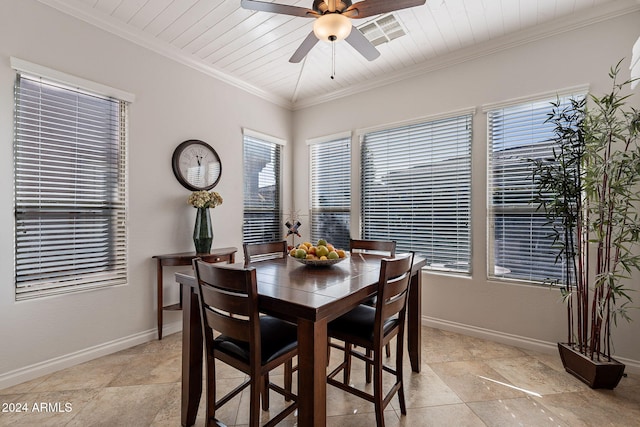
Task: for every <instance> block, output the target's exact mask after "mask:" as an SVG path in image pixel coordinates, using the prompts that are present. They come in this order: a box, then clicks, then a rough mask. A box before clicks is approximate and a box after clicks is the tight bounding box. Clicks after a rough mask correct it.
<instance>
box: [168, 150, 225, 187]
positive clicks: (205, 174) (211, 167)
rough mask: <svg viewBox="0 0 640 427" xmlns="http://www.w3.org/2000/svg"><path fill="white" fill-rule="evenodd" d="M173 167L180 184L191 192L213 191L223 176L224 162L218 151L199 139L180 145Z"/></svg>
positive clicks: (174, 154)
mask: <svg viewBox="0 0 640 427" xmlns="http://www.w3.org/2000/svg"><path fill="white" fill-rule="evenodd" d="M171 166H172V167H173V173H174V175H175V176H176V179H177V180H178V182H179V183H180V184H182V186H183V187H185V188H187V189H189V190H191V191H199V190H211V189H212V188H213V187H215V186H216V184H217V183H218V181H220V175H221V174H222V162H221V161H220V157H218V153H216V150H214V149H213V148H212V147H211V146H210V145H209V144H207V143H206V142H204V141H200V140H198V139H190V140H188V141H184V142H183V143H181V144H180V145H178V146H177V147H176V149H175V151H174V152H173V158H172V160H171Z"/></svg>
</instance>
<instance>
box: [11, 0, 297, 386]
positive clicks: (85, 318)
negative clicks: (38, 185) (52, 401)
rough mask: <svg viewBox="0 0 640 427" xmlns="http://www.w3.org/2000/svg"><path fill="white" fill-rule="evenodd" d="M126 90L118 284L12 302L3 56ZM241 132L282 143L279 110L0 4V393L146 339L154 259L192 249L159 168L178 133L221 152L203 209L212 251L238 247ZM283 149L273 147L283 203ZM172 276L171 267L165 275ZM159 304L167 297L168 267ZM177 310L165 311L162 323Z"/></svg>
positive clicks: (33, 9) (91, 33) (167, 175)
mask: <svg viewBox="0 0 640 427" xmlns="http://www.w3.org/2000/svg"><path fill="white" fill-rule="evenodd" d="M11 56H15V57H18V58H20V59H23V60H27V61H30V62H33V63H37V64H40V65H43V66H46V67H49V68H53V69H56V70H59V71H63V72H66V73H68V74H73V75H76V76H79V77H82V78H85V79H89V80H92V81H95V82H98V83H102V84H105V85H108V86H111V87H115V88H118V89H122V90H125V91H128V92H131V93H133V94H135V96H136V100H135V102H134V103H133V104H132V105H131V108H130V115H129V119H130V122H129V123H130V125H129V131H130V133H129V137H130V138H129V146H128V151H129V173H128V181H129V211H128V212H129V217H128V230H129V244H128V250H129V280H128V284H127V285H126V286H119V287H113V288H109V289H101V290H95V291H89V292H84V293H78V294H73V295H65V296H57V297H50V298H43V299H39V300H31V301H23V302H15V296H14V287H13V283H14V278H13V259H14V255H13V224H14V217H13V184H12V183H13V165H12V147H13V85H14V78H15V73H14V71H13V70H12V69H11V68H10V67H9V57H11ZM242 127H247V128H250V129H253V130H256V131H259V132H262V133H266V134H270V135H273V136H277V137H280V138H283V139H286V140H289V141H290V140H291V112H290V111H288V110H286V109H283V108H280V107H278V106H275V105H273V104H271V103H269V102H266V101H264V100H262V99H260V98H257V97H255V96H252V95H249V94H247V93H246V92H244V91H242V90H239V89H237V88H235V87H232V86H230V85H227V84H225V83H222V82H220V81H218V80H216V79H213V78H211V77H209V76H206V75H204V74H202V73H201V72H198V71H195V70H193V69H190V68H187V67H185V66H182V65H179V64H178V63H176V62H173V61H171V60H169V59H167V58H165V57H163V56H160V55H157V54H155V53H152V52H150V51H148V50H145V49H143V48H141V47H139V46H137V45H134V44H132V43H129V42H126V41H124V40H122V39H120V38H118V37H116V36H114V35H112V34H109V33H106V32H104V31H101V30H99V29H97V28H95V27H92V26H90V25H88V24H85V23H83V22H81V21H79V20H77V19H74V18H71V17H69V16H67V15H64V14H62V13H59V12H57V11H55V10H53V9H50V8H49V7H47V6H44V5H42V4H40V3H38V2H36V1H34V0H20V1H8V0H0V282H1V283H2V286H0V388H3V387H5V386H8V385H11V384H13V383H15V382H19V381H24V380H26V379H29V378H30V377H34V376H37V375H38V374H42V373H44V372H47V371H51V370H52V369H56V368H60V367H63V366H64V365H65V364H69V363H73V362H78V361H81V360H86V359H87V358H89V357H95V356H97V355H100V354H103V353H106V352H111V351H115V350H117V349H119V348H123V347H126V346H129V345H132V344H135V343H138V342H142V341H145V340H149V339H153V338H154V337H155V334H156V310H155V294H156V292H155V263H154V261H153V260H152V259H151V257H152V256H153V255H155V254H163V253H174V252H184V251H191V250H193V242H192V240H191V235H192V233H193V221H194V218H195V210H194V209H193V208H192V207H189V206H188V205H187V204H186V198H187V196H188V195H189V191H188V190H186V189H184V188H183V187H181V186H180V185H179V184H178V182H177V181H176V180H175V178H174V176H173V173H172V171H171V154H172V153H173V150H174V148H175V147H176V146H177V145H178V144H179V143H180V142H182V141H184V140H186V139H191V138H196V139H202V140H204V141H207V142H209V143H210V144H211V145H212V146H213V147H214V148H215V149H216V150H217V152H218V154H219V155H220V158H221V159H222V164H223V170H222V178H221V180H220V183H219V184H218V186H217V187H216V190H217V191H218V192H220V194H221V195H222V197H223V198H224V203H223V204H222V205H221V206H219V207H217V208H215V209H214V210H212V217H213V226H214V234H215V240H214V246H217V247H222V246H236V247H238V248H240V253H241V252H242V250H241V244H242V223H241V220H242V215H240V213H241V212H242V190H241V189H242V182H241V177H242V174H241V173H239V171H241V170H242V133H241V129H242ZM290 152H291V144H289V145H288V146H287V148H286V149H285V153H284V165H285V167H284V170H285V176H284V179H283V182H284V190H283V193H284V206H285V207H286V209H289V208H290V206H291V205H290V193H291V191H290V189H291V179H290V172H289V171H290V170H291V168H290V162H291V154H290ZM173 271H175V270H173ZM173 271H169V272H168V273H167V274H165V277H166V280H165V289H166V290H167V293H168V294H169V296H168V299H171V298H173V299H174V301H173V302H175V299H177V285H170V284H167V281H169V282H172V280H171V279H172V272H173ZM179 316H180V314H179V312H171V313H167V312H165V317H166V322H167V323H168V324H169V325H173V330H177V329H179V328H180V327H181V321H180V317H179Z"/></svg>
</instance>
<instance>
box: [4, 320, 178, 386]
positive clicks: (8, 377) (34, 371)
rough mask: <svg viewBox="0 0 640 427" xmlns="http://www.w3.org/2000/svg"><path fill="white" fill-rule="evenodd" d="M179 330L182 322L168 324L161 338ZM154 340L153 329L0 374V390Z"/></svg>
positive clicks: (155, 335)
mask: <svg viewBox="0 0 640 427" xmlns="http://www.w3.org/2000/svg"><path fill="white" fill-rule="evenodd" d="M181 330H182V321H179V322H173V323H168V324H165V325H164V327H163V328H162V334H163V336H166V335H170V334H173V333H175V332H180V331H181ZM155 339H158V330H157V329H155V328H154V329H149V330H147V331H143V332H139V333H136V334H133V335H129V336H126V337H122V338H118V339H116V340H113V341H109V342H106V343H102V344H98V345H96V346H93V347H89V348H86V349H83V350H79V351H76V352H73V353H69V354H65V355H63V356H59V357H55V358H53V359H49V360H45V361H42V362H39V363H34V364H33V365H29V366H25V367H23V368H18V369H15V370H13V371H9V372H6V373H4V374H0V390H2V389H4V388H7V387H11V386H14V385H16V384H20V383H23V382H25V381H30V380H32V379H35V378H38V377H41V376H43V375H47V374H51V373H53V372H56V371H59V370H61V369H65V368H69V367H71V366H75V365H78V364H80V363H84V362H88V361H89V360H93V359H96V358H98V357H102V356H106V355H108V354H112V353H115V352H118V351H121V350H125V349H127V348H130V347H133V346H136V345H138V344H143V343H145V342H149V341H153V340H155Z"/></svg>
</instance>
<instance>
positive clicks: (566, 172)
mask: <svg viewBox="0 0 640 427" xmlns="http://www.w3.org/2000/svg"><path fill="white" fill-rule="evenodd" d="M619 71H620V62H619V63H618V64H617V65H616V66H615V67H613V68H612V69H611V70H610V73H609V76H610V78H611V80H612V89H611V91H610V92H609V93H607V94H605V95H603V96H601V97H598V96H595V95H590V96H589V97H588V100H585V99H572V100H571V102H570V105H569V106H563V105H562V104H561V102H560V101H558V102H554V103H552V107H553V109H552V113H551V114H550V115H549V117H548V119H547V121H548V122H550V123H552V124H553V125H554V138H553V142H555V144H554V145H555V149H554V151H553V156H552V158H548V159H537V160H532V162H533V176H534V182H535V184H536V185H535V189H536V194H535V197H534V200H533V201H534V203H536V204H537V206H538V210H542V211H543V212H544V213H545V216H546V219H547V222H548V223H549V224H550V225H551V226H552V234H551V236H550V237H551V238H552V239H553V247H554V248H555V249H556V250H557V256H556V263H558V262H561V263H562V266H563V274H562V279H561V282H562V283H558V284H559V285H560V288H561V291H562V297H563V300H564V301H565V302H566V306H567V326H568V329H567V343H568V344H569V345H571V346H572V347H573V348H574V349H575V350H577V351H579V352H580V353H582V354H584V355H586V356H588V357H590V358H591V359H592V360H601V358H604V359H605V360H608V361H610V360H611V353H612V343H611V332H612V327H613V326H615V325H616V324H617V321H618V319H624V320H627V321H629V320H630V317H629V309H630V308H631V303H632V296H631V293H630V292H631V289H629V288H628V284H629V283H630V279H631V277H632V275H633V273H634V272H636V271H639V270H640V251H639V250H638V243H639V242H640V217H639V215H638V207H639V206H640V203H639V202H640V112H639V111H638V110H637V109H635V108H633V107H630V106H628V105H627V101H628V98H629V97H630V96H631V95H623V91H624V89H625V88H626V86H628V85H630V83H631V81H630V80H628V81H624V82H622V83H618V82H617V78H618V74H619ZM558 281H560V280H558ZM558 281H556V283H557V282H558Z"/></svg>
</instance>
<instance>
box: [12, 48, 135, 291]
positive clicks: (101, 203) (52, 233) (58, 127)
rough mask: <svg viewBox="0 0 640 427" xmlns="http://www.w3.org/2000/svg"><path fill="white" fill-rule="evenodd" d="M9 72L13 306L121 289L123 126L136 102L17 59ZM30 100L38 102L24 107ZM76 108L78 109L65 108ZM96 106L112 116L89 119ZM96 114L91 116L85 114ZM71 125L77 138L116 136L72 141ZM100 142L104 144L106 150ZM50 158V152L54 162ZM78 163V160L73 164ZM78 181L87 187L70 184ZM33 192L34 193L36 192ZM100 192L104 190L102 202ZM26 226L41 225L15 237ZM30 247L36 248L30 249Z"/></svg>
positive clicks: (124, 265)
mask: <svg viewBox="0 0 640 427" xmlns="http://www.w3.org/2000/svg"><path fill="white" fill-rule="evenodd" d="M10 63H11V67H12V68H13V69H14V70H15V72H16V81H15V93H14V102H15V110H14V127H13V132H14V135H13V139H14V141H13V144H14V155H13V162H14V171H13V192H14V212H15V228H14V235H13V239H14V240H13V244H14V256H15V257H14V263H13V265H14V290H15V299H16V301H22V300H29V299H35V298H41V297H45V296H51V295H62V294H69V293H75V292H80V291H86V290H90V289H97V288H104V287H107V286H115V285H123V284H127V283H128V254H127V234H128V233H127V225H126V221H127V215H128V197H127V193H128V191H127V187H128V182H127V146H128V137H127V134H128V132H127V124H128V108H129V104H130V103H131V102H133V101H134V99H135V97H134V95H132V94H130V93H127V92H124V91H121V90H118V89H114V88H110V87H108V86H105V85H102V84H99V83H95V82H92V81H89V80H85V79H82V78H79V77H76V76H72V75H69V74H66V73H62V72H59V71H56V70H52V69H49V68H47V67H43V66H40V65H38V64H33V63H30V62H27V61H23V60H20V59H18V58H13V57H12V58H11V59H10ZM34 90H37V91H38V92H34ZM32 94H44V95H42V97H40V98H37V99H34V98H29V97H28V96H29V95H32ZM55 96H62V97H65V98H61V99H66V100H67V101H65V102H67V104H63V103H61V102H60V100H58V99H57V98H54V97H55ZM23 97H24V101H23V100H22V99H23ZM69 102H74V103H75V104H69ZM43 105H44V106H45V107H44V108H43V107H42V106H43ZM72 105H74V106H75V107H74V108H73V109H71V108H69V107H70V106H72ZM90 106H91V107H90ZM99 106H100V108H107V111H111V112H110V113H107V112H106V111H105V112H104V114H105V115H104V116H101V115H100V114H101V113H100V111H99V110H95V111H94V110H92V109H88V110H87V108H97V107H99ZM34 107H38V108H42V109H38V110H34V109H33V108H34ZM116 109H117V111H115V110H116ZM92 113H93V114H95V115H86V114H92ZM44 114H48V115H47V116H44ZM61 114H64V115H63V116H61ZM114 117H117V118H115V119H114ZM69 119H72V120H76V121H74V122H71V123H73V124H79V125H78V126H74V127H73V129H78V130H80V132H82V130H83V129H96V130H99V129H102V128H104V129H110V128H109V126H110V125H111V124H113V123H114V122H113V121H112V120H115V123H116V127H115V128H114V129H113V130H111V131H109V132H107V133H97V132H89V133H77V132H78V130H76V131H75V132H76V133H74V131H70V130H69V129H71V128H70V127H69V126H66V125H64V122H63V120H69ZM96 119H97V121H95V120H96ZM27 120H29V121H27ZM47 120H48V121H47ZM100 120H104V121H100ZM43 129H46V131H47V133H46V134H45V133H43V132H42V130H43ZM105 135H106V136H105ZM104 141H108V143H107V144H103V142H104ZM30 147H31V148H30ZM38 147H39V148H38ZM56 147H58V148H56ZM112 149H113V150H115V151H113V150H112ZM34 150H37V151H34ZM46 150H48V152H49V153H55V155H56V157H55V160H54V159H53V158H52V157H51V154H48V155H47V154H46V153H47V151H46ZM52 150H53V151H52ZM89 150H93V151H89ZM107 153H109V154H107ZM45 156H46V157H45ZM77 156H81V157H80V159H84V160H77ZM82 156H85V157H82ZM101 156H105V157H101ZM74 159H76V160H74ZM91 161H92V162H93V163H92V164H95V165H96V166H92V167H89V168H85V170H84V171H83V169H79V168H78V167H77V165H83V164H85V163H83V162H91ZM56 165H58V166H56ZM74 165H76V166H74ZM99 165H105V166H99ZM106 165H108V167H106ZM114 166H115V172H100V171H99V170H104V171H107V170H109V171H111V170H114V169H113V167H114ZM104 167H106V169H101V168H104ZM56 168H59V172H56ZM69 168H72V169H69ZM93 168H95V169H93ZM69 171H70V172H69ZM104 173H108V175H103V174H104ZM107 176H109V177H110V178H106V177H107ZM100 177H102V178H100ZM102 180H105V181H104V182H102ZM80 182H81V183H83V184H75V183H80ZM92 182H93V183H99V182H102V183H103V184H104V185H103V186H102V187H99V188H96V191H89V190H88V188H90V187H87V186H91V185H92V184H91V183H92ZM70 183H71V184H74V185H71V186H70ZM34 185H36V187H34ZM60 186H64V187H60ZM83 186H84V188H85V189H84V190H82V188H83ZM58 187H59V188H64V189H65V190H64V192H63V193H60V192H59V191H57V190H54V189H55V188H58ZM31 189H33V190H31ZM36 189H40V190H38V192H37V193H34V192H33V191H35V190H36ZM100 189H102V190H104V191H103V192H102V193H101V192H100ZM74 194H75V196H74ZM65 212H66V214H65ZM74 212H75V213H74ZM34 221H35V222H34ZM87 221H90V222H87ZM29 223H33V224H38V226H37V227H36V228H35V229H33V228H31V229H32V230H34V232H33V233H28V234H25V233H24V232H21V231H20V230H23V231H24V230H26V229H28V228H29V227H30V226H29V225H28V224H29ZM100 224H102V225H100ZM83 230H88V231H83ZM100 230H101V231H100ZM68 232H71V233H72V234H71V235H69V234H67V233H68ZM88 232H89V233H92V234H87V233H88ZM69 236H73V237H74V238H73V239H70V238H69ZM34 238H36V240H37V241H38V242H40V243H41V244H39V245H38V246H34V245H33V244H32V243H30V242H33V241H34V240H33V239H34ZM103 239H104V240H103ZM97 241H99V242H102V243H96V242H97ZM105 241H106V243H105ZM87 260H88V261H87ZM65 266H66V267H65ZM71 266H73V267H71Z"/></svg>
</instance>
